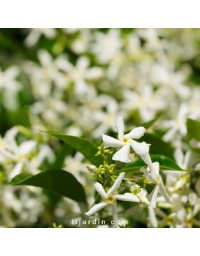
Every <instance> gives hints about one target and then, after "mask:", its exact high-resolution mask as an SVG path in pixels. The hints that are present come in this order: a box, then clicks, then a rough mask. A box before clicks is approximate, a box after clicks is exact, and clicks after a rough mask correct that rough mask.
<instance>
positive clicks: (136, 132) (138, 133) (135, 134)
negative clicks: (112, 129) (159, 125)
mask: <svg viewBox="0 0 200 256" xmlns="http://www.w3.org/2000/svg"><path fill="white" fill-rule="evenodd" d="M145 132H146V129H145V128H144V127H142V126H140V127H137V128H135V129H133V130H132V131H131V132H129V133H128V134H126V135H125V137H128V138H131V139H140V138H141V137H142V136H143V135H144V133H145Z"/></svg>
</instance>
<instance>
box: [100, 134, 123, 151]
mask: <svg viewBox="0 0 200 256" xmlns="http://www.w3.org/2000/svg"><path fill="white" fill-rule="evenodd" d="M102 139H103V143H104V146H105V148H108V147H114V148H117V147H122V146H124V143H123V142H121V141H120V140H117V139H114V138H112V137H110V136H108V135H105V134H102Z"/></svg>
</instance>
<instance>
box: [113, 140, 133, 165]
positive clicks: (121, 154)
mask: <svg viewBox="0 0 200 256" xmlns="http://www.w3.org/2000/svg"><path fill="white" fill-rule="evenodd" d="M129 154H130V144H127V145H124V146H123V147H122V148H121V149H120V150H118V151H117V152H116V153H115V154H114V155H113V157H112V160H115V161H120V162H123V163H129V162H130V161H131V160H130V159H129Z"/></svg>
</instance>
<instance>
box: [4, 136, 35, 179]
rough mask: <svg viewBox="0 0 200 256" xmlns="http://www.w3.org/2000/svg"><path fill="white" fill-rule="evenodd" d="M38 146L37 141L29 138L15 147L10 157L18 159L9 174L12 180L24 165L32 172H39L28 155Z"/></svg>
mask: <svg viewBox="0 0 200 256" xmlns="http://www.w3.org/2000/svg"><path fill="white" fill-rule="evenodd" d="M35 147H36V142H35V141H33V140H28V141H25V142H23V143H22V144H21V145H20V146H17V145H16V146H15V147H13V153H12V154H10V155H9V158H10V159H12V160H14V161H16V162H17V163H16V165H15V167H14V168H13V170H12V171H11V173H10V174H9V177H8V179H9V180H11V179H12V178H13V177H15V176H16V175H18V174H20V173H21V171H22V169H23V167H24V165H26V167H27V169H28V170H29V171H30V172H31V173H32V174H35V173H37V170H36V169H35V168H34V167H33V166H32V165H31V164H30V162H29V160H28V158H27V155H28V154H29V153H30V152H31V151H32V150H33V149H34V148H35Z"/></svg>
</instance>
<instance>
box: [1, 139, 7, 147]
mask: <svg viewBox="0 0 200 256" xmlns="http://www.w3.org/2000/svg"><path fill="white" fill-rule="evenodd" d="M5 146H6V143H5V141H4V140H0V148H4V147H5Z"/></svg>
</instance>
